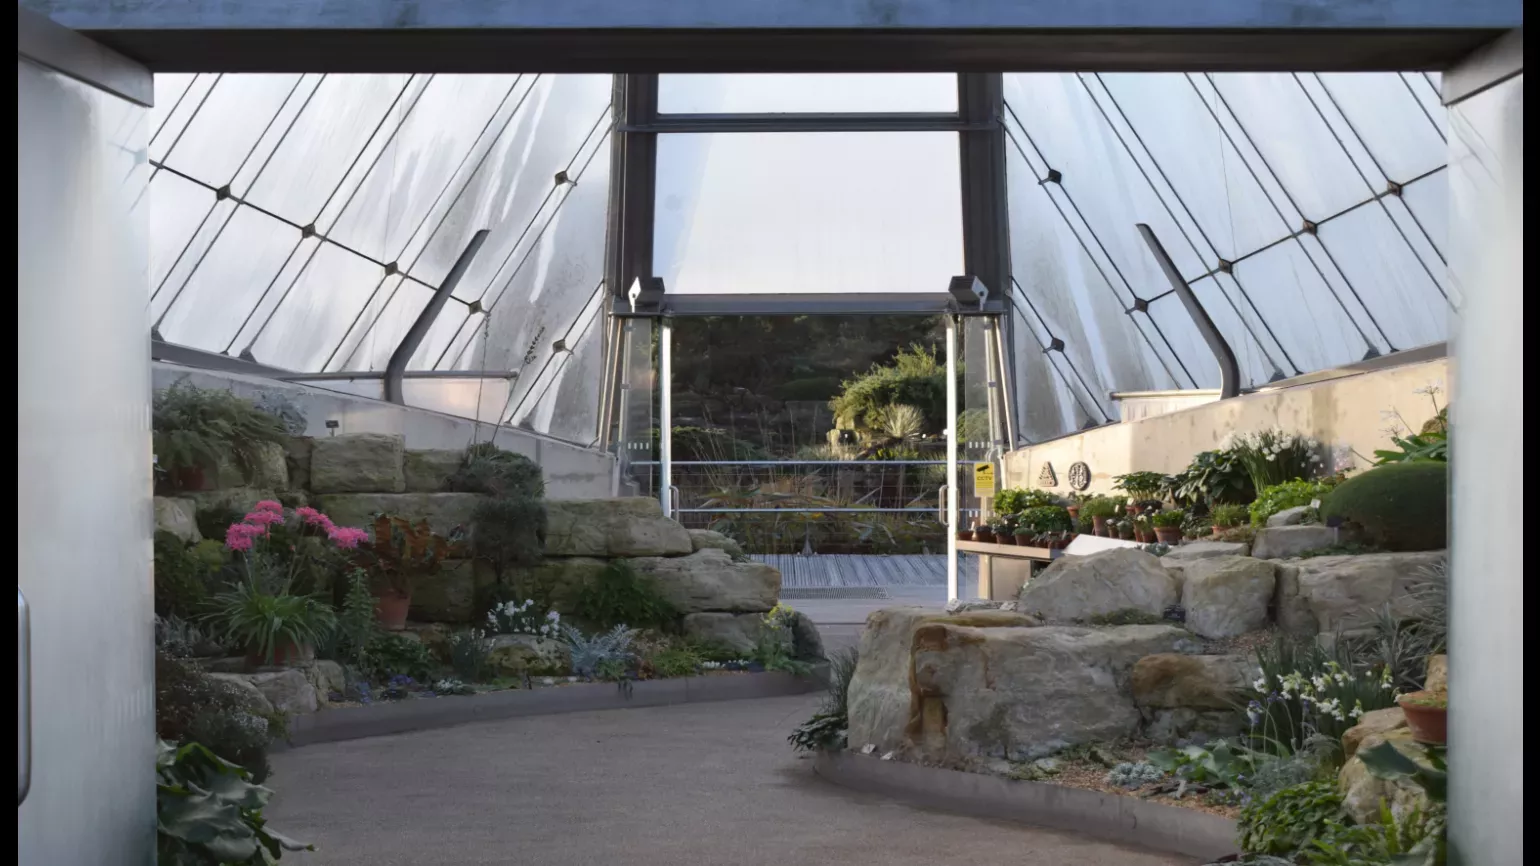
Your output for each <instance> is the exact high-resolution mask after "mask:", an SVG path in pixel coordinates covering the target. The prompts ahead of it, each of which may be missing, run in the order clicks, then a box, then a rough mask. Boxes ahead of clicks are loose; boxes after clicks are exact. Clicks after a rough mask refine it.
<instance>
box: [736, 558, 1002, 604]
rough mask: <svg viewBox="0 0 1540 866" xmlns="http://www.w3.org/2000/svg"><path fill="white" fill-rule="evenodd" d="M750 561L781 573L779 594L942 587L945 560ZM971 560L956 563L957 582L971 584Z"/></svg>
mask: <svg viewBox="0 0 1540 866" xmlns="http://www.w3.org/2000/svg"><path fill="white" fill-rule="evenodd" d="M753 558H754V559H756V560H758V561H759V562H763V563H765V564H766V565H771V566H774V567H775V568H776V569H778V570H779V571H780V572H781V589H782V591H783V594H784V591H785V590H788V589H819V588H849V587H883V586H913V587H923V586H946V557H945V556H942V555H939V554H932V555H929V556H926V555H923V554H915V555H907V556H876V555H862V554H847V553H827V554H815V555H813V556H801V555H798V554H788V553H768V554H754V555H753ZM972 560H973V557H971V556H970V557H964V558H963V559H962V561H961V562H960V563H959V568H958V580H959V582H966V583H968V584H971V582H972V580H973V573H974V569H976V568H977V564H976V563H974V562H973V561H972ZM786 597H788V598H791V597H794V596H786ZM805 597H811V596H805ZM823 597H825V598H832V597H833V596H823ZM844 597H847V598H850V597H854V596H844ZM868 597H871V596H868Z"/></svg>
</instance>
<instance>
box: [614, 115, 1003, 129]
mask: <svg viewBox="0 0 1540 866" xmlns="http://www.w3.org/2000/svg"><path fill="white" fill-rule="evenodd" d="M985 128H987V127H986V126H985V125H983V124H969V123H965V122H964V121H963V120H962V119H960V118H959V117H958V116H957V115H956V114H953V113H950V112H944V111H939V112H893V113H878V112H866V113H860V112H852V113H781V114H663V115H659V116H658V119H657V120H654V121H653V122H651V123H648V124H645V125H642V124H628V125H626V126H625V127H623V128H622V131H623V132H962V131H965V130H978V129H985Z"/></svg>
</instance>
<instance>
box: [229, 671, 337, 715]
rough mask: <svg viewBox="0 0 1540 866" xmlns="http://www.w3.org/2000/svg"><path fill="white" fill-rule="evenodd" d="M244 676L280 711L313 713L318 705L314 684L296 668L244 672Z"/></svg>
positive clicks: (285, 712) (298, 713)
mask: <svg viewBox="0 0 1540 866" xmlns="http://www.w3.org/2000/svg"><path fill="white" fill-rule="evenodd" d="M246 678H247V680H248V681H249V682H250V683H251V684H252V685H254V686H256V687H257V691H259V692H261V693H262V696H263V697H264V698H267V700H268V703H270V704H272V705H273V709H274V710H276V711H278V712H280V713H284V714H286V715H291V716H297V715H302V714H304V713H313V712H315V711H316V709H317V708H318V707H319V706H320V702H319V701H317V700H316V694H315V686H312V685H311V684H310V680H309V679H308V678H307V677H306V676H305V672H304V671H302V670H299V669H297V668H285V669H284V670H281V671H264V672H261V673H254V674H246Z"/></svg>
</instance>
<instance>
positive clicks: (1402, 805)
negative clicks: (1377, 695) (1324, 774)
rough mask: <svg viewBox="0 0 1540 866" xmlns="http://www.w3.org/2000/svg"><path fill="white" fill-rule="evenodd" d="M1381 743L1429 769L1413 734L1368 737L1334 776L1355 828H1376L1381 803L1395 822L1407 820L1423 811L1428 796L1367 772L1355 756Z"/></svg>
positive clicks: (1398, 732) (1403, 783) (1393, 732)
mask: <svg viewBox="0 0 1540 866" xmlns="http://www.w3.org/2000/svg"><path fill="white" fill-rule="evenodd" d="M1381 743H1390V744H1391V745H1392V746H1393V747H1394V748H1395V749H1396V751H1398V752H1400V753H1402V754H1403V755H1406V756H1407V757H1408V758H1411V759H1412V760H1414V761H1416V762H1418V763H1419V764H1422V765H1423V766H1428V762H1427V756H1426V753H1425V752H1424V751H1423V749H1422V747H1421V746H1419V745H1417V744H1416V743H1415V742H1413V741H1412V732H1411V731H1410V730H1409V729H1406V728H1399V729H1395V730H1390V731H1386V732H1384V733H1379V734H1369V735H1368V736H1366V737H1364V738H1363V741H1362V742H1360V743H1359V745H1358V748H1357V749H1356V750H1355V751H1354V755H1353V757H1352V758H1349V759H1348V761H1347V763H1345V764H1343V765H1342V769H1341V770H1339V771H1338V772H1337V786H1338V787H1339V788H1341V789H1342V811H1344V812H1346V813H1347V814H1348V816H1349V817H1351V818H1352V819H1353V823H1355V824H1378V823H1379V820H1380V802H1381V801H1384V802H1385V803H1386V804H1388V805H1389V806H1390V812H1391V814H1392V815H1395V816H1396V819H1397V820H1400V819H1401V818H1404V817H1406V815H1407V814H1408V813H1410V812H1411V811H1412V810H1413V809H1420V810H1423V811H1426V810H1427V808H1428V795H1427V794H1425V793H1423V790H1422V788H1421V787H1420V786H1418V785H1417V783H1415V782H1411V781H1405V780H1400V779H1397V780H1390V779H1381V778H1379V777H1378V776H1375V775H1374V774H1373V773H1370V772H1369V768H1368V767H1365V766H1364V762H1363V761H1362V760H1361V759H1360V758H1359V757H1358V755H1359V754H1360V753H1362V752H1364V751H1367V750H1369V749H1372V748H1374V747H1375V746H1377V745H1379V744H1381Z"/></svg>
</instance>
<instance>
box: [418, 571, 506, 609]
mask: <svg viewBox="0 0 1540 866" xmlns="http://www.w3.org/2000/svg"><path fill="white" fill-rule="evenodd" d="M495 580H496V576H495V575H494V574H493V573H492V569H491V568H490V567H489V566H487V565H486V564H485V563H483V562H480V561H477V560H469V559H452V560H450V561H448V562H446V563H444V564H443V565H442V566H441V567H440V568H439V570H438V571H437V572H435V573H434V574H431V575H429V576H427V577H424V578H422V579H420V580H418V581H417V585H416V586H415V587H413V588H412V608H411V611H410V614H411V618H412V619H414V620H418V621H420V622H461V623H463V622H470V621H471V620H473V619H474V618H475V616H476V608H477V600H478V598H480V597H481V596H482V594H483V593H484V592H485V591H486V590H487V589H489V588H490V587H491V586H492V584H493V582H494V581H495Z"/></svg>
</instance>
